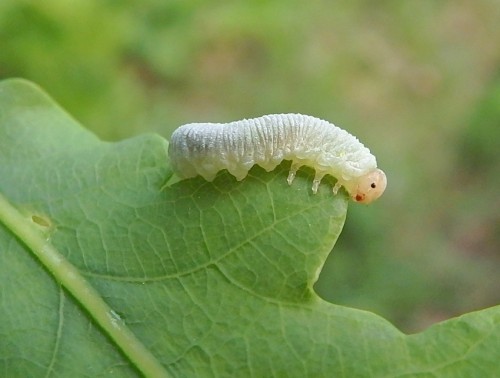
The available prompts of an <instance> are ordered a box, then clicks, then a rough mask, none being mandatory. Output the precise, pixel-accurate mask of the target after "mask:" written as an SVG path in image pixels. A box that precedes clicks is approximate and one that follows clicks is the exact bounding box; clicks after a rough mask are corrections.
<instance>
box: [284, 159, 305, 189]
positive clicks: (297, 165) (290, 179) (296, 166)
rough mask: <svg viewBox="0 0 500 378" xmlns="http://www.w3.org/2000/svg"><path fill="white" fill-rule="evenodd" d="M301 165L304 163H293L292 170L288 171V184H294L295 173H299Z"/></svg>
mask: <svg viewBox="0 0 500 378" xmlns="http://www.w3.org/2000/svg"><path fill="white" fill-rule="evenodd" d="M301 166H302V164H300V163H292V166H291V167H290V172H289V173H288V178H287V179H286V182H287V183H288V185H292V182H293V180H294V179H295V175H296V174H297V171H298V170H299V168H300V167H301Z"/></svg>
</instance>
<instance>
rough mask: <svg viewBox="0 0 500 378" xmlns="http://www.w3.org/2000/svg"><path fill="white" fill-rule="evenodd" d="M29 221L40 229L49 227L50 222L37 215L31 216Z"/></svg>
mask: <svg viewBox="0 0 500 378" xmlns="http://www.w3.org/2000/svg"><path fill="white" fill-rule="evenodd" d="M31 220H32V221H33V222H34V223H36V224H38V225H39V226H42V227H50V221H49V220H48V219H47V218H44V217H41V216H39V215H32V216H31Z"/></svg>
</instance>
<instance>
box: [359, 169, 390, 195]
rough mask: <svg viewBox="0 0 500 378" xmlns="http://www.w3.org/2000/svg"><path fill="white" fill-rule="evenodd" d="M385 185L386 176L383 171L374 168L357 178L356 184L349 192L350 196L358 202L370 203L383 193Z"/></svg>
mask: <svg viewBox="0 0 500 378" xmlns="http://www.w3.org/2000/svg"><path fill="white" fill-rule="evenodd" d="M386 186H387V177H386V176H385V173H384V171H382V170H381V169H375V170H374V171H371V172H369V173H367V174H366V175H364V176H361V177H360V178H359V180H358V183H357V186H356V187H355V188H354V190H353V191H352V193H351V197H352V199H353V200H354V201H356V202H359V203H370V202H372V201H375V200H376V199H377V198H378V197H380V196H381V195H382V193H384V190H385V187H386Z"/></svg>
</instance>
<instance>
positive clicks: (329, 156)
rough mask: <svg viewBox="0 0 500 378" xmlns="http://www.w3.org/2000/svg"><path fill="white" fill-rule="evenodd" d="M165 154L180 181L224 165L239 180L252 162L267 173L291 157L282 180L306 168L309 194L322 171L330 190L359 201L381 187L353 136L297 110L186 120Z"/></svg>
mask: <svg viewBox="0 0 500 378" xmlns="http://www.w3.org/2000/svg"><path fill="white" fill-rule="evenodd" d="M168 155H169V158H170V161H171V164H172V168H173V170H174V172H175V173H176V174H177V176H179V177H180V178H181V179H186V178H190V177H194V176H197V175H201V176H202V177H203V178H205V179H206V180H207V181H212V180H213V179H214V178H215V176H216V174H217V172H219V171H220V170H223V169H227V170H228V172H229V173H230V174H232V175H233V176H235V177H236V179H237V180H238V181H241V180H243V178H245V176H246V175H247V173H248V171H249V170H250V168H252V166H254V165H255V164H258V165H260V166H261V167H262V168H264V169H265V170H266V171H271V170H273V169H274V168H276V166H278V165H279V164H280V163H281V162H282V161H283V160H291V161H292V164H291V167H290V172H289V174H288V178H287V182H288V184H290V185H291V184H292V182H293V180H294V178H295V175H296V173H297V170H298V169H299V168H300V167H302V166H309V167H312V168H314V170H315V176H314V180H313V184H312V191H313V193H316V192H317V191H318V187H319V184H320V182H321V180H322V179H323V177H324V176H325V175H327V174H329V175H332V176H333V177H335V178H336V179H337V183H336V184H335V186H334V187H333V193H334V194H336V193H337V192H338V190H339V189H340V187H342V186H343V187H344V188H345V189H346V190H347V192H348V193H349V195H350V196H351V198H352V199H353V200H354V201H356V202H359V203H370V202H372V201H374V200H375V199H377V198H378V197H380V196H381V195H382V193H383V192H384V190H385V187H386V185H387V179H386V175H385V173H384V172H383V171H382V170H380V169H378V168H377V161H376V159H375V156H373V155H372V154H371V153H370V150H369V149H368V148H366V147H365V146H364V145H363V144H362V143H361V142H360V141H359V140H358V139H357V138H356V137H355V136H353V135H351V134H349V133H348V132H347V131H345V130H343V129H341V128H339V127H337V126H335V125H333V124H332V123H330V122H327V121H324V120H321V119H319V118H316V117H312V116H307V115H302V114H270V115H265V116H262V117H258V118H253V119H244V120H241V121H235V122H230V123H190V124H186V125H183V126H181V127H179V128H178V129H176V130H175V131H174V132H173V134H172V137H171V140H170V145H169V149H168Z"/></svg>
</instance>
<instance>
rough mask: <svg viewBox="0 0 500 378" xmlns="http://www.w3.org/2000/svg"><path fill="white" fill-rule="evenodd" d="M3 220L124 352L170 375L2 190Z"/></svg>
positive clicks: (147, 368)
mask: <svg viewBox="0 0 500 378" xmlns="http://www.w3.org/2000/svg"><path fill="white" fill-rule="evenodd" d="M0 221H1V222H2V223H3V224H4V225H5V226H6V227H7V228H8V229H9V230H10V231H11V232H12V233H13V234H14V235H16V236H17V237H18V238H19V239H20V240H22V242H23V243H24V244H25V245H26V246H27V247H28V248H29V249H30V250H31V252H32V253H33V254H34V255H35V256H36V257H37V258H38V259H39V260H40V262H41V263H42V264H43V265H44V266H45V267H46V268H47V269H48V270H49V271H50V272H51V273H52V275H53V276H54V278H55V279H56V281H57V282H59V283H60V284H61V285H62V286H63V287H65V288H66V289H67V290H68V291H69V292H70V293H71V294H72V295H73V296H74V297H75V298H76V300H77V301H78V302H80V304H81V305H82V306H83V307H84V308H85V309H87V310H88V312H89V313H90V314H91V315H92V316H93V318H94V319H95V321H96V322H97V323H98V324H99V325H100V326H101V327H102V328H103V329H104V330H105V331H106V332H107V333H108V335H109V336H110V337H111V339H113V340H114V341H115V342H116V344H117V345H118V347H119V348H121V350H122V351H123V353H124V354H125V355H126V356H127V357H128V358H130V360H131V361H132V362H133V363H134V364H135V365H136V366H137V368H138V369H139V370H140V371H141V372H142V373H143V374H144V375H145V376H146V377H169V376H170V375H169V374H168V373H167V371H166V370H165V368H164V367H163V366H162V365H161V363H160V362H159V361H158V359H157V358H156V357H155V356H154V355H153V354H151V352H150V351H149V350H148V349H147V348H146V347H145V346H144V345H143V344H142V343H141V341H139V339H137V337H136V336H135V335H134V334H133V333H132V331H131V330H130V329H129V328H128V327H127V326H126V325H125V323H124V322H123V321H121V320H120V319H119V317H117V315H116V313H115V312H114V311H113V310H112V309H111V308H110V307H109V306H108V305H107V304H106V302H104V300H103V299H102V297H101V296H100V295H99V293H98V292H97V291H96V290H95V289H94V288H93V287H92V286H91V285H90V283H89V282H87V281H86V280H85V278H83V276H82V275H81V274H80V272H79V270H78V269H77V268H76V267H75V266H73V265H72V264H71V263H70V262H69V261H68V260H66V258H65V257H64V256H63V255H61V254H60V253H59V252H58V251H57V249H56V248H55V247H54V246H53V245H52V244H50V242H49V241H48V240H47V238H46V236H45V235H43V233H42V232H41V231H40V230H38V229H37V228H36V227H35V226H34V224H33V223H31V221H30V219H29V218H26V217H25V216H23V215H22V214H21V213H20V212H19V211H18V210H17V209H16V208H15V207H14V206H13V205H11V204H10V203H9V202H8V201H7V200H6V199H5V197H4V196H2V195H1V194H0Z"/></svg>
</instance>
